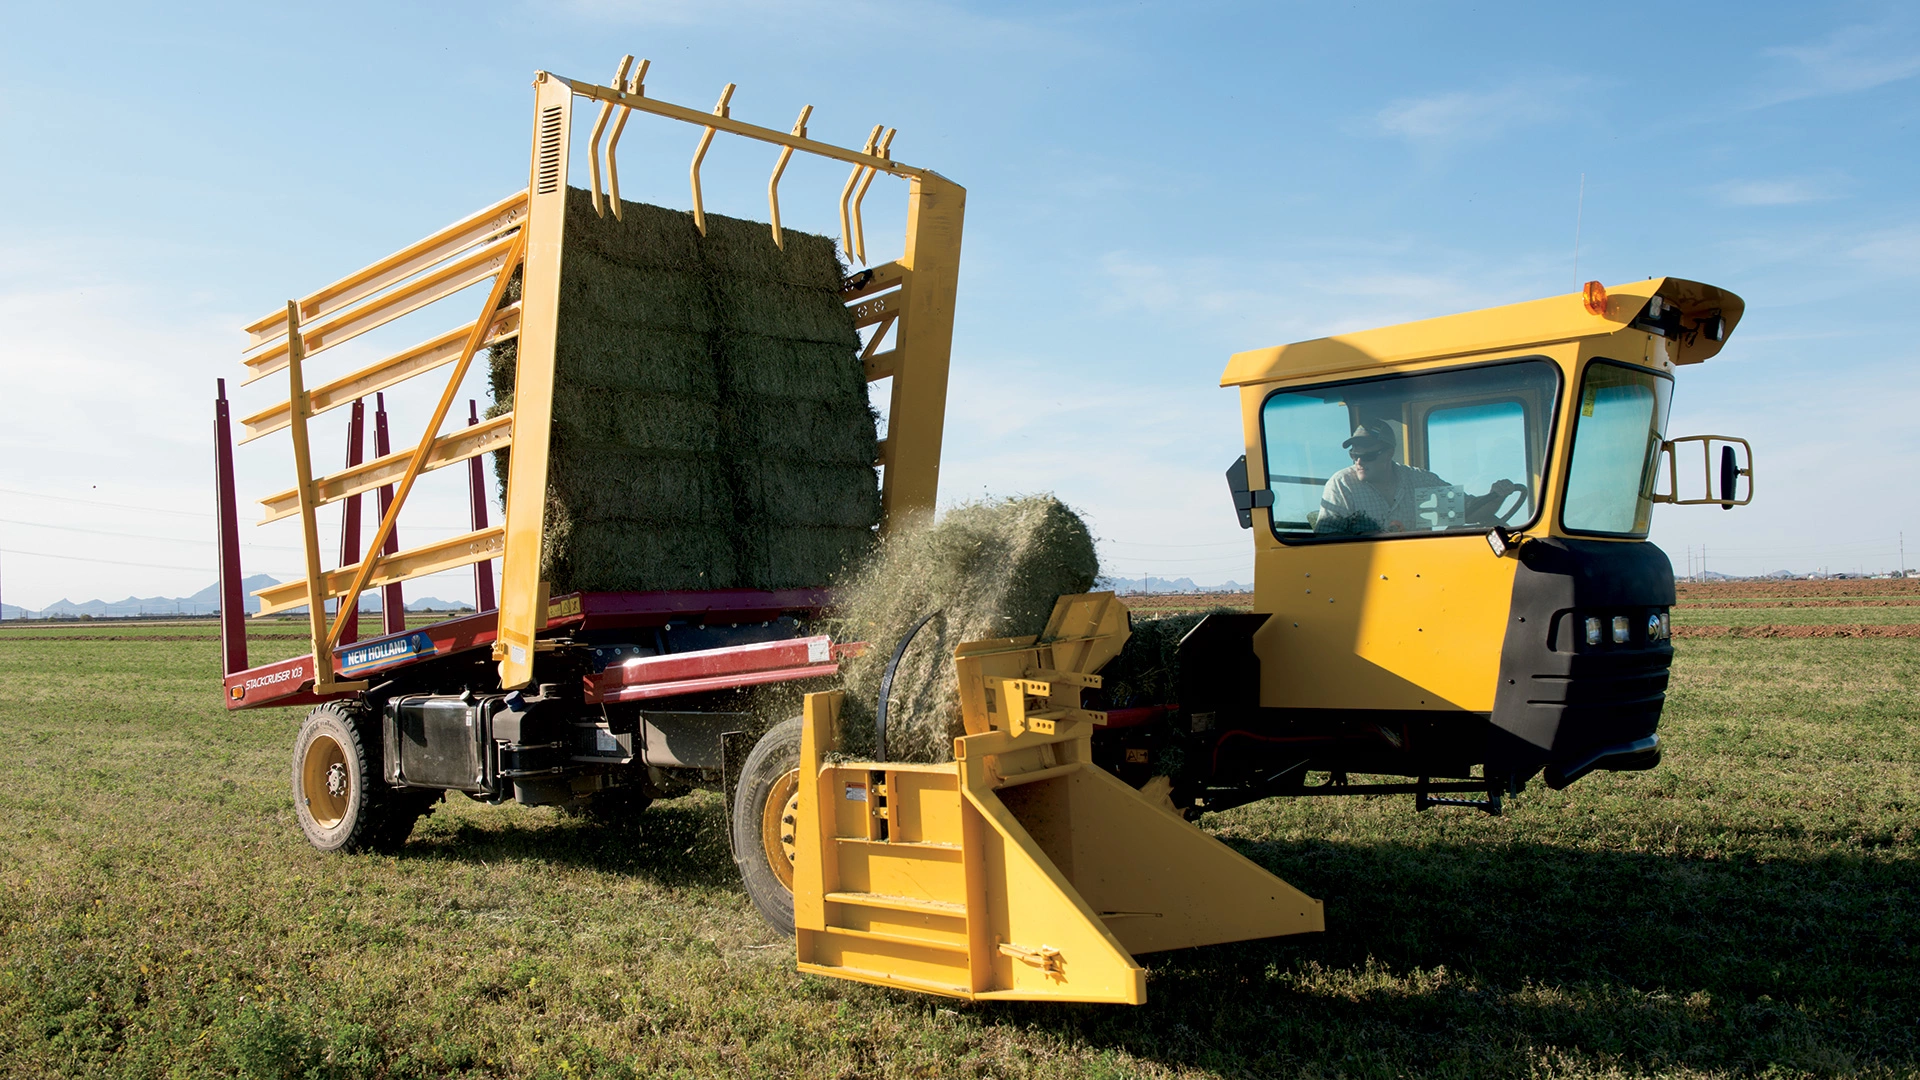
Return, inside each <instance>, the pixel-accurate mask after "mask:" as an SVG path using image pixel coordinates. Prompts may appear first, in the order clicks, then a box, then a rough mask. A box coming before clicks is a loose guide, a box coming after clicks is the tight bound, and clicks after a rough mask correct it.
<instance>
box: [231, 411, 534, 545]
mask: <svg viewBox="0 0 1920 1080" xmlns="http://www.w3.org/2000/svg"><path fill="white" fill-rule="evenodd" d="M512 428H513V414H512V413H503V414H501V415H499V416H496V417H493V418H492V419H490V420H482V421H481V422H480V423H478V424H475V425H473V426H472V427H466V428H461V429H460V430H458V431H454V432H452V433H451V434H447V435H442V436H440V437H439V438H437V439H435V440H433V449H431V450H430V451H428V453H427V463H426V465H424V466H423V467H422V469H421V471H422V472H432V471H433V470H435V469H439V468H444V467H446V466H448V465H454V464H458V463H459V462H462V461H465V460H467V459H468V458H474V457H479V456H480V455H481V454H490V453H492V452H494V451H495V450H505V449H506V448H508V447H509V446H512V445H513V436H512ZM417 449H419V448H418V447H413V446H409V447H407V448H406V449H405V450H396V451H394V452H393V453H391V454H388V455H386V456H384V457H377V458H374V459H373V460H372V461H368V462H365V463H363V464H360V465H355V466H353V467H352V468H350V469H343V470H341V471H340V472H337V473H334V474H333V475H331V476H322V477H318V478H316V479H315V480H314V481H313V484H312V489H313V499H314V505H316V506H325V505H327V504H328V503H332V502H339V501H340V500H341V499H345V498H348V497H350V496H354V495H358V494H360V493H362V492H366V491H372V490H373V489H375V488H378V487H383V486H385V485H387V484H391V483H394V482H396V481H398V480H399V479H400V478H401V477H403V476H405V475H406V471H407V466H408V465H409V464H411V463H412V461H413V454H414V451H415V450H417ZM260 505H261V506H263V507H265V508H266V511H267V514H266V516H265V517H263V518H261V519H260V521H259V524H261V525H265V524H266V523H267V522H269V521H279V520H280V519H281V518H284V517H289V516H291V515H293V514H297V513H299V512H300V492H299V490H298V489H293V490H288V491H282V492H279V493H277V494H274V495H269V496H267V497H266V498H264V499H261V500H260Z"/></svg>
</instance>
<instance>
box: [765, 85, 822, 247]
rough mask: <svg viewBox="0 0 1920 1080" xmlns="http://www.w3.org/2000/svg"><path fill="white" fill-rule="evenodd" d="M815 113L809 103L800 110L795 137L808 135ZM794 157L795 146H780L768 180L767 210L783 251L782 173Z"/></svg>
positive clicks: (776, 241)
mask: <svg viewBox="0 0 1920 1080" xmlns="http://www.w3.org/2000/svg"><path fill="white" fill-rule="evenodd" d="M812 115H813V106H811V105H807V106H804V107H803V108H801V110H800V119H798V120H795V121H794V122H793V134H794V137H795V138H800V139H804V138H806V137H807V117H809V116H812ZM792 158H793V147H791V146H783V147H781V148H780V160H779V161H777V162H775V163H774V166H773V176H772V177H770V178H769V179H768V180H767V211H768V216H770V217H772V218H773V246H774V247H777V248H779V249H780V250H781V251H785V250H787V240H786V237H784V236H782V235H780V174H781V173H784V172H786V171H787V162H788V161H790V160H792Z"/></svg>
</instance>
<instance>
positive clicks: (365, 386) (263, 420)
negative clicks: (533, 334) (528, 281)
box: [240, 303, 520, 444]
mask: <svg viewBox="0 0 1920 1080" xmlns="http://www.w3.org/2000/svg"><path fill="white" fill-rule="evenodd" d="M472 333H473V324H472V323H467V324H466V325H464V326H456V327H454V328H453V329H451V330H449V331H447V332H446V333H444V334H441V335H439V336H437V337H433V338H429V339H428V340H426V341H423V342H421V343H420V344H418V345H415V346H413V347H412V348H409V349H402V350H401V351H399V352H397V353H394V354H393V355H392V356H389V357H387V358H386V359H384V360H381V361H378V362H376V363H373V364H369V365H367V366H366V367H363V368H361V369H360V370H359V371H355V372H352V373H350V374H347V375H344V376H342V377H340V378H338V379H335V380H333V381H332V382H330V383H327V384H326V385H324V386H322V387H320V388H319V389H317V390H313V391H310V392H309V394H308V396H309V398H310V400H311V401H312V408H311V410H310V411H309V413H308V415H310V416H319V415H320V414H321V413H323V412H326V411H328V410H329V409H337V408H339V407H340V406H342V405H351V404H352V403H353V402H355V401H357V400H359V399H360V398H363V397H366V396H367V395H368V394H371V393H375V392H376V391H380V390H385V389H387V388H388V387H390V386H397V385H399V384H400V383H403V382H406V381H407V380H408V379H411V378H413V377H414V376H415V375H419V374H422V373H424V372H428V371H432V370H433V369H434V368H437V367H440V366H441V365H443V364H451V363H453V362H454V361H455V360H458V359H459V358H460V349H461V347H462V345H463V344H464V343H465V342H466V339H467V336H468V335H469V334H472ZM519 333H520V305H519V304H518V303H512V304H508V305H507V306H506V307H504V308H501V309H500V310H499V311H498V312H495V313H494V318H493V321H492V323H491V324H490V325H489V326H488V327H487V337H486V340H485V341H484V342H482V343H481V344H482V345H498V344H499V343H500V342H503V341H506V340H508V339H509V338H513V337H517V336H518V335H519ZM288 410H289V406H288V404H287V402H284V401H282V402H277V403H275V404H273V405H270V406H268V407H267V408H265V409H262V410H260V411H259V412H257V413H254V414H253V415H252V416H249V417H245V418H244V419H242V420H241V421H240V426H241V428H242V429H243V430H244V431H245V434H244V435H242V436H241V437H240V442H241V443H242V444H245V443H250V442H252V441H253V440H255V439H258V438H260V437H262V436H265V435H271V434H273V433H274V432H276V431H279V430H281V429H282V428H284V427H286V426H287V421H288V417H289V415H290V414H289V411H288Z"/></svg>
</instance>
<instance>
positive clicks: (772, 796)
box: [760, 769, 800, 892]
mask: <svg viewBox="0 0 1920 1080" xmlns="http://www.w3.org/2000/svg"><path fill="white" fill-rule="evenodd" d="M799 822H800V770H799V769H795V770H793V771H792V772H790V773H788V774H787V775H785V776H782V777H781V778H780V779H778V780H775V781H774V782H773V786H771V787H770V788H768V789H767V804H766V805H765V806H763V807H761V808H760V844H761V846H762V847H763V848H765V849H766V855H767V865H768V866H771V867H773V876H775V877H777V878H779V879H780V884H782V885H785V886H786V887H787V891H789V892H791V891H793V855H794V844H793V830H794V828H795V827H796V826H797V825H798V824H799Z"/></svg>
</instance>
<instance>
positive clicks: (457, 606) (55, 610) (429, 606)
mask: <svg viewBox="0 0 1920 1080" xmlns="http://www.w3.org/2000/svg"><path fill="white" fill-rule="evenodd" d="M278 584H280V579H279V578H276V577H269V576H268V575H266V574H255V575H253V576H252V577H250V578H247V579H246V580H245V581H243V582H241V583H240V587H241V588H240V591H241V592H242V594H244V595H245V596H246V603H247V614H249V615H252V614H255V613H256V612H258V611H259V610H260V598H259V597H257V596H255V595H253V592H254V590H255V589H264V588H266V587H267V586H269V585H278ZM293 610H294V611H305V610H307V609H306V605H304V604H303V605H301V606H300V607H297V608H294V609H293ZM360 610H361V611H365V612H377V611H379V610H381V606H380V592H379V591H378V590H375V591H373V592H371V593H366V594H364V595H362V596H361V597H360ZM407 610H408V611H471V610H473V605H472V604H470V603H467V602H465V601H461V600H442V599H440V598H439V597H436V596H423V597H421V598H420V599H418V600H410V601H408V602H407ZM219 612H220V583H219V582H217V581H216V582H214V583H213V584H212V585H209V586H207V587H206V588H204V589H201V590H200V591H199V592H197V593H194V594H193V595H192V596H129V597H127V598H126V599H125V600H88V601H85V602H84V603H77V604H76V603H74V602H73V601H71V600H65V599H62V600H59V601H57V602H55V603H51V604H48V605H47V606H46V607H44V608H41V609H39V610H35V611H29V610H27V609H25V608H21V607H16V606H14V605H13V604H0V619H25V618H28V617H32V618H36V619H38V618H49V617H51V618H60V619H74V618H79V617H80V616H82V615H91V616H93V617H94V618H96V619H113V618H126V617H128V616H134V615H217V614H219Z"/></svg>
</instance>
